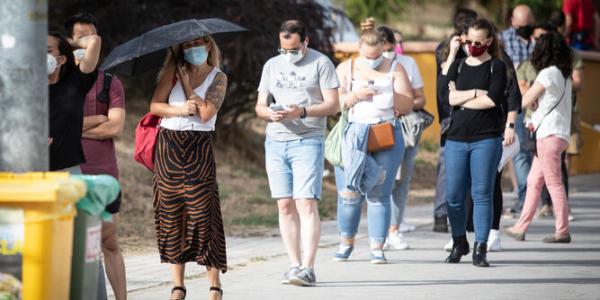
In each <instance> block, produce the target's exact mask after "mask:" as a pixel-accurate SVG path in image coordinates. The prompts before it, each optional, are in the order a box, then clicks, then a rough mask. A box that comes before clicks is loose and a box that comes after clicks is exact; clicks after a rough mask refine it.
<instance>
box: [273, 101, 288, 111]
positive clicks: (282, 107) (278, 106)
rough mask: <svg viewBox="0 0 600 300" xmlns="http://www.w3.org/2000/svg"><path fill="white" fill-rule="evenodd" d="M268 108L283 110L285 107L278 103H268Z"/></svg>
mask: <svg viewBox="0 0 600 300" xmlns="http://www.w3.org/2000/svg"><path fill="white" fill-rule="evenodd" d="M269 108H270V109H271V110H272V111H284V110H285V107H284V106H283V105H281V104H278V103H272V104H271V105H269Z"/></svg>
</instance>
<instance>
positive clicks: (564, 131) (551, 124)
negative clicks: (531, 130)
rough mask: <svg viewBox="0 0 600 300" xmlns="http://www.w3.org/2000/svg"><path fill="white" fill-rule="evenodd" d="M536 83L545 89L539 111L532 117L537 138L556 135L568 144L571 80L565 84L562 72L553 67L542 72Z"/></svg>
mask: <svg viewBox="0 0 600 300" xmlns="http://www.w3.org/2000/svg"><path fill="white" fill-rule="evenodd" d="M535 82H539V83H540V84H541V85H543V86H544V89H545V91H544V93H543V94H542V96H541V97H540V98H539V99H538V101H539V107H538V109H537V110H536V111H535V112H534V113H533V115H532V116H531V119H532V123H533V126H534V127H535V128H537V133H536V136H537V138H538V139H541V138H545V137H548V136H551V135H555V136H557V137H559V138H562V139H564V140H566V141H567V142H568V141H569V135H570V133H571V90H572V87H573V85H572V82H571V79H570V78H567V80H566V84H565V78H564V77H563V75H562V73H561V72H560V70H559V69H558V68H557V67H555V66H551V67H548V68H545V69H543V70H542V71H540V72H539V73H538V76H537V77H536V79H535ZM561 97H562V100H561ZM558 101H560V103H559V104H558V105H557V106H556V108H555V109H554V110H552V111H551V112H550V113H548V112H549V111H550V110H551V109H552V108H553V107H554V106H555V105H556V103H557V102H558ZM546 114H547V115H546ZM544 116H545V117H544ZM540 122H541V124H540Z"/></svg>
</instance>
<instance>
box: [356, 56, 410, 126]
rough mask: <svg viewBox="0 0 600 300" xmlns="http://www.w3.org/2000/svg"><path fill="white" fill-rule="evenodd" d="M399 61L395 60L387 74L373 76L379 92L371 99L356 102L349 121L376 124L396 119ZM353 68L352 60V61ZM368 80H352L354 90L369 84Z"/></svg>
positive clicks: (374, 84) (375, 86)
mask: <svg viewBox="0 0 600 300" xmlns="http://www.w3.org/2000/svg"><path fill="white" fill-rule="evenodd" d="M397 64H398V62H397V61H393V62H392V65H391V66H390V71H389V72H388V74H387V75H386V76H382V77H379V78H373V80H372V81H373V87H374V88H375V89H376V90H377V91H378V92H379V93H378V94H377V95H374V96H373V98H372V99H371V101H360V102H358V103H356V104H355V105H354V106H353V107H352V108H351V109H350V111H349V113H348V121H350V122H357V123H365V124H376V123H379V122H382V121H388V120H392V119H394V85H393V83H394V78H393V75H394V71H395V70H396V66H397ZM350 68H352V61H350ZM367 85H368V81H366V80H352V87H351V89H352V90H353V91H355V90H357V89H359V88H361V87H364V86H367Z"/></svg>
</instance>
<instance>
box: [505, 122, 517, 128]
mask: <svg viewBox="0 0 600 300" xmlns="http://www.w3.org/2000/svg"><path fill="white" fill-rule="evenodd" d="M506 128H510V129H515V123H506Z"/></svg>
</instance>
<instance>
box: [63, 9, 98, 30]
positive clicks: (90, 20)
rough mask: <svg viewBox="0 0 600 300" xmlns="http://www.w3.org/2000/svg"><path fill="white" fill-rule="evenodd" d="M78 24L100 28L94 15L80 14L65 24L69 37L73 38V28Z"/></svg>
mask: <svg viewBox="0 0 600 300" xmlns="http://www.w3.org/2000/svg"><path fill="white" fill-rule="evenodd" d="M77 23H82V24H89V25H94V27H96V28H98V19H96V17H95V16H94V15H92V14H91V13H87V12H78V13H76V14H74V15H72V16H71V17H69V19H67V21H66V22H65V32H66V33H67V34H68V35H69V36H73V26H75V24H77Z"/></svg>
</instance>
